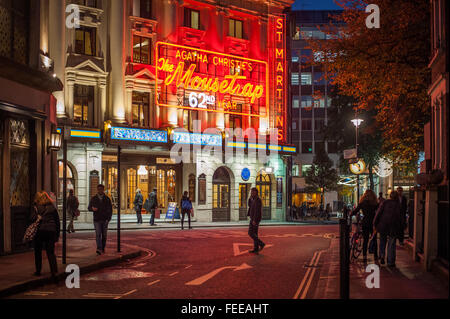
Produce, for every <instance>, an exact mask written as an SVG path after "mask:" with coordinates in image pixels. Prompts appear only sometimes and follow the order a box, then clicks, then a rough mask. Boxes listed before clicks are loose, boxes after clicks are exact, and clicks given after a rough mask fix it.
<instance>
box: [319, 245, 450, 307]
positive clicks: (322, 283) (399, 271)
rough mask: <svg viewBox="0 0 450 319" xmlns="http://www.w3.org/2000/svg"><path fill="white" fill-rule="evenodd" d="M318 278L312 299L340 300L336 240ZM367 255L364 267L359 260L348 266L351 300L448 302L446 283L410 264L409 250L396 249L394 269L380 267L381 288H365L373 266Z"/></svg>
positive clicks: (320, 264)
mask: <svg viewBox="0 0 450 319" xmlns="http://www.w3.org/2000/svg"><path fill="white" fill-rule="evenodd" d="M322 260H323V262H321V263H319V266H320V267H321V268H322V269H321V272H320V278H319V281H318V286H317V289H316V294H315V296H314V297H313V298H316V299H339V272H340V269H339V238H335V239H333V240H332V242H331V244H330V247H329V249H328V250H327V251H326V253H325V254H324V258H323V259H322ZM373 263H374V259H373V255H372V254H369V255H368V261H367V263H366V264H364V263H363V261H362V255H361V256H360V257H359V259H358V260H357V261H356V262H354V263H352V264H350V299H448V297H449V291H448V282H447V283H446V282H443V281H442V280H440V279H439V278H437V277H436V276H435V275H433V274H432V273H430V272H426V271H424V270H423V268H422V266H421V265H420V264H419V263H418V262H415V261H413V259H412V257H411V254H410V252H409V251H408V248H407V247H406V245H405V246H403V247H402V246H400V245H397V259H396V268H389V267H387V266H386V265H379V266H380V288H372V289H369V288H367V287H366V278H367V276H369V275H370V273H366V272H365V270H366V267H367V265H369V264H373Z"/></svg>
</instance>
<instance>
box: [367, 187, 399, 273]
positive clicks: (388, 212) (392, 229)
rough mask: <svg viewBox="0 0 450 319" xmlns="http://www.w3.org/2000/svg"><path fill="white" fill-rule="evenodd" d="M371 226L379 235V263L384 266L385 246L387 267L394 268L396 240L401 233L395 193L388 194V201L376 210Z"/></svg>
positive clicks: (396, 194) (397, 201)
mask: <svg viewBox="0 0 450 319" xmlns="http://www.w3.org/2000/svg"><path fill="white" fill-rule="evenodd" d="M373 226H374V227H375V229H376V230H377V232H378V233H380V263H381V264H382V265H383V264H384V256H385V254H386V244H387V246H388V247H387V263H388V266H389V267H395V257H396V240H397V239H398V238H399V237H400V236H401V234H402V233H403V223H402V216H401V214H400V202H399V200H398V193H397V192H396V191H394V192H392V193H391V194H390V199H388V200H385V201H384V202H383V204H382V205H381V206H380V208H378V211H377V214H376V215H375V218H374V220H373Z"/></svg>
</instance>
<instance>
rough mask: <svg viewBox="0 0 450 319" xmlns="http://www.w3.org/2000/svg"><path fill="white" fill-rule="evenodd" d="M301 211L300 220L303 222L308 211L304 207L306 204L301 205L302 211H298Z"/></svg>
mask: <svg viewBox="0 0 450 319" xmlns="http://www.w3.org/2000/svg"><path fill="white" fill-rule="evenodd" d="M300 211H301V216H300V217H301V219H302V220H305V218H306V213H307V211H308V208H307V207H306V204H305V203H303V204H302V209H301V210H300Z"/></svg>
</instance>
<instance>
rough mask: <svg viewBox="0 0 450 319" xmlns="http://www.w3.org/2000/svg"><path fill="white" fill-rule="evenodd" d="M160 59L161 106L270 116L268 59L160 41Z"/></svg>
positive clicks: (158, 61) (159, 90) (158, 47)
mask: <svg viewBox="0 0 450 319" xmlns="http://www.w3.org/2000/svg"><path fill="white" fill-rule="evenodd" d="M156 61H157V67H156V78H157V81H156V83H157V84H156V85H157V91H158V98H157V105H158V106H164V107H176V108H182V109H197V110H200V111H205V112H218V113H227V114H237V115H246V116H253V117H266V116H267V115H268V106H269V94H268V93H269V92H268V91H267V88H268V87H269V85H268V83H269V72H268V64H267V62H265V61H259V60H254V59H247V58H243V57H239V56H233V55H229V54H223V53H218V52H213V51H207V50H201V49H197V48H192V47H187V46H182V45H177V44H171V43H165V42H158V43H157V44H156Z"/></svg>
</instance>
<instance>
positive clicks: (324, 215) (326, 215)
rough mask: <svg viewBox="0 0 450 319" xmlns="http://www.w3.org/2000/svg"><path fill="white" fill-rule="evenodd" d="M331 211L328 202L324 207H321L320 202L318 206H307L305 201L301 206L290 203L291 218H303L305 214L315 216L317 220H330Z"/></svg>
mask: <svg viewBox="0 0 450 319" xmlns="http://www.w3.org/2000/svg"><path fill="white" fill-rule="evenodd" d="M331 213H332V209H331V205H330V203H328V204H327V205H326V207H325V209H324V208H323V204H320V206H319V207H318V208H317V207H314V206H310V207H308V206H306V204H305V203H302V205H301V206H296V205H295V204H294V205H292V220H298V219H300V220H305V218H306V217H307V216H316V217H317V221H320V220H321V219H323V220H330V218H331Z"/></svg>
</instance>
